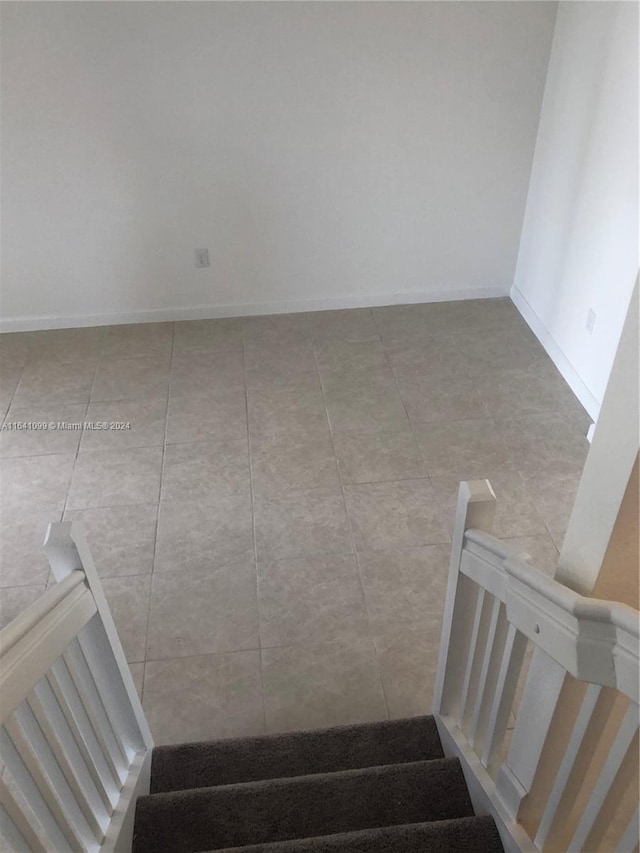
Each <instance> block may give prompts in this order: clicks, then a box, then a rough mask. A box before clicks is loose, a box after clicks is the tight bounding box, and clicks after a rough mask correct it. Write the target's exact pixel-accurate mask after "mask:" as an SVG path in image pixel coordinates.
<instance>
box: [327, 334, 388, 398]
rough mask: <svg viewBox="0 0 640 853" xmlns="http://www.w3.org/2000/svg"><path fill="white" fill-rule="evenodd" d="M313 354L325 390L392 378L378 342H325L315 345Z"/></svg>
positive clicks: (382, 349)
mask: <svg viewBox="0 0 640 853" xmlns="http://www.w3.org/2000/svg"><path fill="white" fill-rule="evenodd" d="M315 354H316V360H317V363H318V370H319V372H320V378H321V380H322V386H323V388H324V390H325V391H330V390H332V389H334V388H337V389H341V388H343V387H344V386H345V385H349V386H351V385H358V384H361V383H363V382H373V381H378V382H383V381H387V382H390V381H392V379H393V375H392V372H391V366H390V364H389V360H388V358H387V355H386V353H385V351H384V347H383V346H382V344H381V343H380V341H379V340H373V341H327V342H325V343H321V344H316V348H315Z"/></svg>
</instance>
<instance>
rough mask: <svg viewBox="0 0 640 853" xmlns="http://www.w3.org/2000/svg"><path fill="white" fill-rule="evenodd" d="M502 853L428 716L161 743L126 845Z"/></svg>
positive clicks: (332, 852) (199, 852)
mask: <svg viewBox="0 0 640 853" xmlns="http://www.w3.org/2000/svg"><path fill="white" fill-rule="evenodd" d="M475 850H482V851H483V853H494V851H495V853H501V851H502V846H501V844H500V839H499V836H498V833H497V831H496V828H495V825H494V823H493V820H492V819H491V818H487V817H474V815H473V808H472V805H471V801H470V799H469V794H468V792H467V788H466V785H465V781H464V777H463V775H462V770H461V768H460V764H459V762H458V761H457V760H456V759H446V758H444V757H443V753H442V747H441V745H440V740H439V738H438V734H437V730H436V727H435V724H434V721H433V719H432V718H431V717H415V718H412V719H408V720H394V721H391V722H381V723H369V724H363V725H355V726H341V727H337V728H333V729H322V730H318V731H309V732H295V733H289V734H282V735H269V736H265V737H255V738H234V739H230V740H222V741H216V742H211V743H193V744H183V745H179V746H165V747H159V748H156V749H155V750H154V752H153V761H152V769H151V793H150V794H149V796H146V797H141V798H140V799H139V800H138V803H137V808H136V822H135V834H134V844H133V853H203V851H206V853H213V851H227V853H230V851H237V852H238V853H239V851H242V853H307V852H308V853H337V851H344V853H365V851H366V853H401V851H403V853H418V851H430V853H455V851H470V853H471V851H475Z"/></svg>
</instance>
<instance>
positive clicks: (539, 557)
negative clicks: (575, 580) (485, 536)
mask: <svg viewBox="0 0 640 853" xmlns="http://www.w3.org/2000/svg"><path fill="white" fill-rule="evenodd" d="M504 541H505V542H506V543H508V544H509V545H512V546H513V548H515V549H516V550H517V551H518V552H519V554H520V556H521V558H522V559H525V562H527V563H530V564H531V565H532V566H534V567H535V568H536V569H539V570H540V571H541V572H544V573H545V574H547V575H549V576H550V577H553V576H554V574H555V572H556V569H557V568H558V558H559V556H560V555H559V553H558V549H557V548H556V546H555V544H554V542H553V539H552V538H551V536H550V535H549V534H548V533H545V534H542V535H540V536H518V537H514V538H512V539H505V540H504ZM525 555H526V556H525Z"/></svg>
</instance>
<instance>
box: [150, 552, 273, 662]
mask: <svg viewBox="0 0 640 853" xmlns="http://www.w3.org/2000/svg"><path fill="white" fill-rule="evenodd" d="M259 647H260V635H259V631H258V606H257V601H256V568H255V563H254V562H253V561H252V560H247V561H244V562H241V563H228V564H227V565H223V566H216V565H211V566H210V567H209V568H207V569H206V570H203V571H200V572H190V573H185V572H180V571H176V572H161V573H159V574H155V575H154V576H153V580H152V586H151V608H150V610H149V633H148V637H147V660H160V659H167V658H178V657H185V656H189V655H207V654H215V653H217V652H230V651H237V650H243V649H257V648H259Z"/></svg>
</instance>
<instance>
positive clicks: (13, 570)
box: [0, 503, 62, 587]
mask: <svg viewBox="0 0 640 853" xmlns="http://www.w3.org/2000/svg"><path fill="white" fill-rule="evenodd" d="M61 516H62V505H61V503H58V504H52V505H51V506H47V505H43V506H39V507H38V506H29V507H26V508H25V507H23V508H18V509H12V508H11V507H4V506H3V507H2V508H1V509H0V587H17V586H44V585H46V583H47V581H48V579H49V573H50V569H49V561H48V560H47V558H46V556H45V553H44V548H43V547H42V546H43V543H44V538H45V535H46V532H47V528H48V526H49V524H51V523H52V522H55V521H60V518H61Z"/></svg>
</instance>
